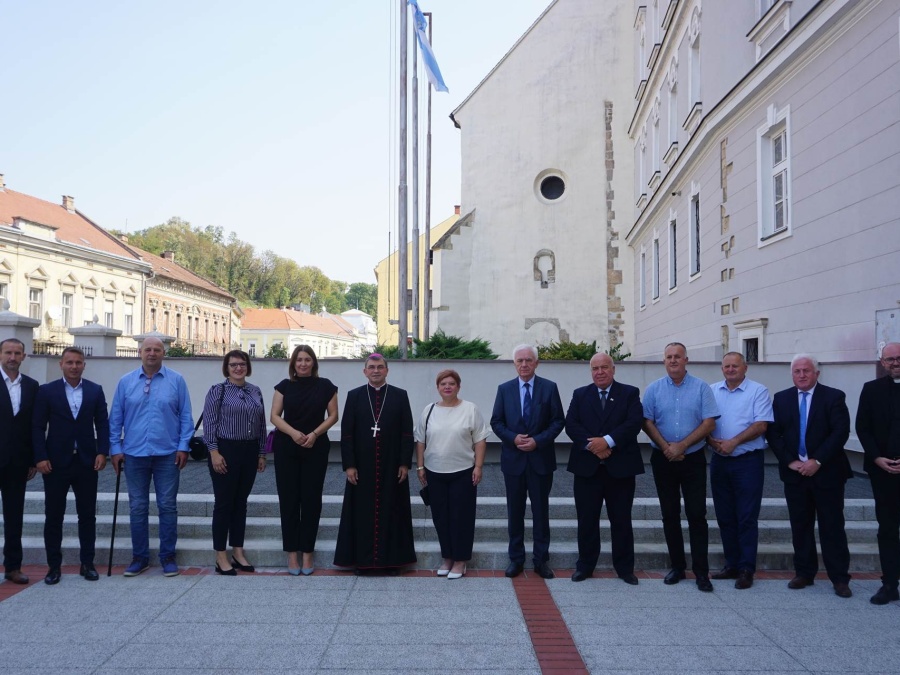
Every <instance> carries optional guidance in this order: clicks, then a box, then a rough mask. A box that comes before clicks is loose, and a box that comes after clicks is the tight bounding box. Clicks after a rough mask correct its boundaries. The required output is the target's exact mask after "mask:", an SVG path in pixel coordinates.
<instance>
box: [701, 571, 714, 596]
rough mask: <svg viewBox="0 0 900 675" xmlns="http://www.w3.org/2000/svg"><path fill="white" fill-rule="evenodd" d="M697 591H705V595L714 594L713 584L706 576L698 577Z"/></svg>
mask: <svg viewBox="0 0 900 675" xmlns="http://www.w3.org/2000/svg"><path fill="white" fill-rule="evenodd" d="M697 590H700V591H703V592H704V593H712V590H713V587H712V582H711V581H710V580H709V577H708V576H706V575H705V574H702V575H699V576H698V577H697Z"/></svg>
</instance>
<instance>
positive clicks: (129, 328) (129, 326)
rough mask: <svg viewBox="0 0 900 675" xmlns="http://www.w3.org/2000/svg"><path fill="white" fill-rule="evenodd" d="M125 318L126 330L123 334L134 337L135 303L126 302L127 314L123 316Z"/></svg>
mask: <svg viewBox="0 0 900 675" xmlns="http://www.w3.org/2000/svg"><path fill="white" fill-rule="evenodd" d="M122 316H123V317H124V325H123V328H124V329H125V330H124V331H123V332H124V333H125V335H134V303H133V302H126V303H125V312H124V314H123V315H122Z"/></svg>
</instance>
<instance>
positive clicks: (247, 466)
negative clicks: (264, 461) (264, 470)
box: [209, 438, 259, 551]
mask: <svg viewBox="0 0 900 675" xmlns="http://www.w3.org/2000/svg"><path fill="white" fill-rule="evenodd" d="M217 443H218V446H219V447H218V450H219V454H221V455H222V457H223V458H224V459H225V463H226V464H227V465H228V467H227V468H228V472H227V473H224V474H222V473H216V472H215V471H213V468H212V460H209V475H210V476H211V477H212V484H213V494H215V496H216V503H215V506H213V517H212V535H213V550H216V551H224V550H225V546H226V543H230V544H231V546H232V547H234V546H237V547H241V546H243V545H244V533H245V532H246V530H247V498H248V497H249V496H250V492H251V491H252V490H253V483H254V482H255V481H256V469H257V467H258V466H259V461H258V459H259V441H229V440H227V439H225V438H220V439H217Z"/></svg>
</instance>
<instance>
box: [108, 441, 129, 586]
mask: <svg viewBox="0 0 900 675" xmlns="http://www.w3.org/2000/svg"><path fill="white" fill-rule="evenodd" d="M124 470H125V458H124V457H123V458H122V461H121V462H120V463H119V472H118V473H117V474H116V500H115V501H114V502H113V522H112V536H111V537H110V538H109V566H108V567H107V568H106V576H108V577H111V576H112V559H113V545H114V544H115V541H116V516H117V515H118V514H119V485H120V484H121V482H122V472H123V471H124Z"/></svg>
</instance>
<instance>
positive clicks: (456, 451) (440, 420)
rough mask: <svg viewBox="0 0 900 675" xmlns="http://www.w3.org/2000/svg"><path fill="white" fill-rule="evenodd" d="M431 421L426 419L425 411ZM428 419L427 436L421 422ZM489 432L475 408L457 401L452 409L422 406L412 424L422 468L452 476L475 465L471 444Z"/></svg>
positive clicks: (473, 450) (472, 404) (486, 435)
mask: <svg viewBox="0 0 900 675" xmlns="http://www.w3.org/2000/svg"><path fill="white" fill-rule="evenodd" d="M429 410H430V411H431V418H430V419H428V412H429ZM426 419H427V420H428V437H427V439H426V436H425V421H426ZM490 433H491V429H490V427H489V426H488V425H487V424H486V423H485V421H484V418H483V417H482V416H481V413H480V412H478V408H476V407H475V404H474V403H472V402H471V401H464V400H462V399H460V401H459V405H457V406H453V407H452V408H446V407H444V406H440V405H435V406H434V409H433V410H432V408H431V405H430V404H429V405H427V406H425V409H424V410H423V411H422V414H421V415H419V422H418V424H416V432H415V436H416V442H417V443H425V466H426V467H427V468H428V470H429V471H434V472H435V473H455V472H457V471H464V470H465V469H471V468H472V467H473V466H474V465H475V444H476V443H478V442H479V441H483V440H485V439H486V438H487V437H488V436H489V435H490Z"/></svg>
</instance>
